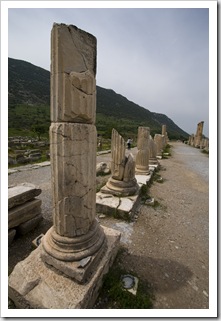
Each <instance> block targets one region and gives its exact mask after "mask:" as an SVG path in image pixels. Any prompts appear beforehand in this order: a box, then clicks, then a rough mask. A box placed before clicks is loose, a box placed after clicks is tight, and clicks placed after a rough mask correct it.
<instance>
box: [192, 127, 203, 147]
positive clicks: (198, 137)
mask: <svg viewBox="0 0 221 321" xmlns="http://www.w3.org/2000/svg"><path fill="white" fill-rule="evenodd" d="M203 125H204V121H201V122H199V123H198V124H197V129H196V135H195V138H194V146H195V147H200V142H201V139H202V137H203Z"/></svg>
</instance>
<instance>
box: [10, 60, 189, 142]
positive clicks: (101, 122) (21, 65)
mask: <svg viewBox="0 0 221 321" xmlns="http://www.w3.org/2000/svg"><path fill="white" fill-rule="evenodd" d="M8 100H9V129H10V128H11V129H12V128H20V129H26V130H28V129H30V128H31V127H32V126H33V125H34V124H35V123H36V122H37V123H38V124H42V125H45V126H46V127H47V126H48V127H49V125H50V120H49V113H50V112H49V104H50V72H49V71H47V70H45V69H43V68H40V67H37V66H35V65H33V64H31V63H29V62H26V61H22V60H17V59H12V58H9V59H8ZM96 112H97V122H96V126H97V130H98V133H101V134H102V135H104V136H106V137H110V133H111V130H112V128H113V127H114V128H116V129H117V130H118V131H119V132H120V133H121V134H122V135H131V136H132V137H133V136H134V137H135V136H136V135H137V127H138V126H147V127H150V129H151V134H152V135H154V134H155V133H161V128H162V124H165V125H166V126H167V132H168V136H169V137H170V138H187V137H188V136H189V135H188V134H187V133H186V132H184V131H183V130H182V129H181V128H179V127H178V126H177V125H176V124H175V123H174V122H173V121H172V120H171V119H170V118H168V117H167V116H166V115H164V114H158V113H154V112H151V111H149V110H148V109H145V108H143V107H141V106H139V105H137V104H135V103H133V102H132V101H129V100H128V99H127V98H125V97H124V96H122V95H120V94H117V93H116V92H114V91H113V90H111V89H105V88H102V87H99V86H97V110H96ZM24 116H25V117H24Z"/></svg>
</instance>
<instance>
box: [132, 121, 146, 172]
mask: <svg viewBox="0 0 221 321" xmlns="http://www.w3.org/2000/svg"><path fill="white" fill-rule="evenodd" d="M149 139H150V128H149V127H138V138H137V149H138V152H137V156H136V167H135V171H136V174H141V175H148V174H149V173H150V171H149V158H150V150H149Z"/></svg>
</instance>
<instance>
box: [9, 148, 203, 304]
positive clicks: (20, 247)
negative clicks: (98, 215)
mask: <svg viewBox="0 0 221 321" xmlns="http://www.w3.org/2000/svg"><path fill="white" fill-rule="evenodd" d="M181 147H182V148H181ZM180 148H181V149H180ZM183 148H184V149H183ZM194 150H195V149H194ZM195 151H196V152H198V153H199V154H198V155H196V153H195ZM195 151H194V152H193V148H191V147H189V146H186V145H183V144H182V143H174V144H173V148H172V152H173V156H172V157H171V158H169V159H163V160H161V165H162V166H163V167H165V169H166V170H162V171H160V175H161V176H162V177H163V179H164V182H163V183H162V184H160V183H157V182H154V183H153V185H152V186H151V188H150V191H149V193H150V195H151V196H152V197H154V199H155V200H156V201H157V202H158V203H157V204H158V205H159V206H156V207H150V206H147V205H141V206H140V207H139V210H138V212H137V215H138V218H137V220H136V221H135V222H131V223H127V222H123V221H120V220H115V219H113V218H108V217H106V218H103V219H100V222H101V224H103V225H106V226H110V227H113V228H117V229H119V230H120V231H121V232H122V239H121V242H122V245H123V246H124V247H126V248H127V253H126V254H125V255H124V257H123V261H124V264H125V267H127V268H128V269H129V270H134V271H136V273H137V274H138V275H139V277H140V278H141V279H144V280H145V281H148V282H149V283H150V284H151V286H152V288H153V289H154V295H155V300H154V308H155V309H203V308H205V309H206V308H208V305H209V303H208V302H209V298H208V295H209V273H208V271H209V262H208V260H209V248H208V247H209V238H208V236H209V232H208V231H209V193H208V192H209V185H208V179H207V175H206V173H205V170H202V168H200V166H198V168H197V170H198V172H197V170H196V168H193V166H192V165H193V163H191V162H190V161H189V159H190V158H191V157H193V158H192V159H196V157H207V156H205V155H203V154H201V153H200V151H199V150H195ZM133 152H134V153H135V152H136V150H135V149H134V150H133ZM191 153H192V154H193V155H191ZM109 157H110V155H104V156H103V157H101V156H100V157H99V158H98V162H100V161H108V159H109ZM205 166H206V165H205ZM205 168H206V167H205ZM202 171H204V173H203V174H204V175H201V174H200V172H202ZM21 182H31V183H34V184H36V185H39V186H40V187H41V188H42V194H41V199H42V214H43V217H44V219H45V220H44V221H43V222H42V223H41V224H40V225H39V227H38V228H37V229H36V230H35V231H34V232H32V233H29V234H27V235H26V236H23V237H21V238H19V239H17V240H16V242H13V244H12V245H11V246H10V248H9V272H11V271H12V269H13V267H14V265H15V264H16V263H17V262H18V261H20V260H22V259H24V258H25V257H26V256H28V255H29V253H30V251H31V250H32V247H31V241H32V240H33V239H34V238H35V237H36V236H38V235H39V234H40V233H45V232H46V231H47V229H48V228H49V227H50V226H51V224H52V217H51V207H52V204H51V187H50V167H44V168H41V169H38V170H29V171H24V172H18V173H14V174H11V175H9V184H15V183H21Z"/></svg>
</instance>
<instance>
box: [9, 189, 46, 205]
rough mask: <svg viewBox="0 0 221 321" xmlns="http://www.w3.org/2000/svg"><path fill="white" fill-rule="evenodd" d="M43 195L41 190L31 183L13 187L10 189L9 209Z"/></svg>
mask: <svg viewBox="0 0 221 321" xmlns="http://www.w3.org/2000/svg"><path fill="white" fill-rule="evenodd" d="M39 194H41V189H40V188H38V187H36V186H35V185H33V184H30V183H23V184H20V185H16V186H12V187H10V188H9V189H8V208H9V209H10V208H12V207H15V206H17V205H21V204H23V203H25V202H27V201H29V200H31V199H33V198H35V197H36V196H38V195H39Z"/></svg>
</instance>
